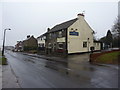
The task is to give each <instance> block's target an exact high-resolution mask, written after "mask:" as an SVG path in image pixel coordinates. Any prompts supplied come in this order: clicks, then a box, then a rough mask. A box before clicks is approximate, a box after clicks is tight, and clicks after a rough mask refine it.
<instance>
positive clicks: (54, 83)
mask: <svg viewBox="0 0 120 90" xmlns="http://www.w3.org/2000/svg"><path fill="white" fill-rule="evenodd" d="M5 56H6V57H7V59H8V63H9V64H10V65H11V68H12V69H13V71H14V74H15V76H16V77H17V80H18V83H19V85H20V87H21V88H117V87H118V68H114V67H109V66H98V65H92V64H90V63H89V62H88V58H89V54H82V55H72V56H69V57H68V58H67V59H66V61H67V63H66V62H65V63H63V62H62V63H60V62H55V61H50V60H46V59H42V58H37V57H32V56H28V55H23V54H22V53H17V52H11V51H6V53H5Z"/></svg>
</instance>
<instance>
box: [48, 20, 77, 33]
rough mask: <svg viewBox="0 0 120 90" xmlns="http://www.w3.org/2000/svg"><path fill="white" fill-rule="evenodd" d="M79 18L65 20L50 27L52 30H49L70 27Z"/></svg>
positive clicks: (52, 30)
mask: <svg viewBox="0 0 120 90" xmlns="http://www.w3.org/2000/svg"><path fill="white" fill-rule="evenodd" d="M77 20H78V19H77V18H75V19H72V20H69V21H66V22H63V23H61V24H58V25H56V26H54V27H53V28H52V29H50V31H48V33H50V32H54V31H58V30H61V29H65V28H68V27H69V26H71V25H72V24H73V23H74V22H75V21H77Z"/></svg>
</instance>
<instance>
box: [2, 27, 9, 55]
mask: <svg viewBox="0 0 120 90" xmlns="http://www.w3.org/2000/svg"><path fill="white" fill-rule="evenodd" d="M6 30H11V29H10V28H6V29H4V36H3V48H2V56H4V45H5V34H6Z"/></svg>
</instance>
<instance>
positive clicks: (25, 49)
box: [24, 46, 37, 51]
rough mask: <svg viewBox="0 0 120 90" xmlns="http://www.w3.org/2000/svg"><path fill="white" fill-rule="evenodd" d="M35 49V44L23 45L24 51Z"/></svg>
mask: <svg viewBox="0 0 120 90" xmlns="http://www.w3.org/2000/svg"><path fill="white" fill-rule="evenodd" d="M30 50H37V47H36V46H31V47H30V46H24V51H30Z"/></svg>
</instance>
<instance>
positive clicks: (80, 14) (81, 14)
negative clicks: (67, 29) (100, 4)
mask: <svg viewBox="0 0 120 90" xmlns="http://www.w3.org/2000/svg"><path fill="white" fill-rule="evenodd" d="M77 16H83V17H84V16H85V15H84V14H83V13H79V14H78V15H77Z"/></svg>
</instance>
